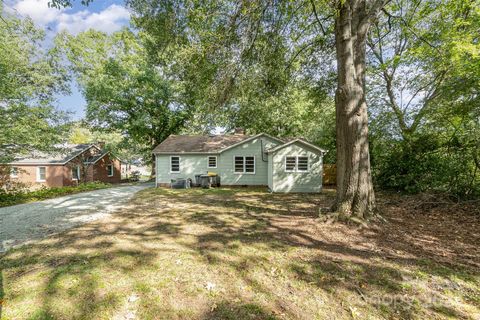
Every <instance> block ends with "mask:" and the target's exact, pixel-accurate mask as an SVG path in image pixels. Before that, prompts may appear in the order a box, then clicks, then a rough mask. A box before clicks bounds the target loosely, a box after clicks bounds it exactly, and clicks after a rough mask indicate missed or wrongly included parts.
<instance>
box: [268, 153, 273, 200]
mask: <svg viewBox="0 0 480 320" xmlns="http://www.w3.org/2000/svg"><path fill="white" fill-rule="evenodd" d="M272 162H273V154H271V153H269V154H268V188H269V189H270V190H272V191H273V166H272V165H270V164H271V163H272Z"/></svg>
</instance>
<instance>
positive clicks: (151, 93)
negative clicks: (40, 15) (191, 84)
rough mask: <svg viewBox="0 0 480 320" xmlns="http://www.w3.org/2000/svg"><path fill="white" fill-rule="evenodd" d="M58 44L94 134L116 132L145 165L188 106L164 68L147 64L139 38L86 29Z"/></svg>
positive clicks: (178, 126) (182, 119)
mask: <svg viewBox="0 0 480 320" xmlns="http://www.w3.org/2000/svg"><path fill="white" fill-rule="evenodd" d="M57 44H58V46H59V47H61V48H62V49H63V50H64V52H65V53H66V56H67V57H68V59H69V61H70V63H71V66H72V70H73V71H74V73H75V75H76V77H77V80H78V83H79V84H80V86H81V89H82V92H83V94H84V96H85V98H86V100H87V110H86V112H87V116H86V120H87V121H88V122H89V123H90V124H91V125H92V127H93V128H94V129H96V130H104V131H106V132H110V133H112V132H114V133H120V134H121V135H122V136H123V137H124V138H125V141H127V142H128V143H130V144H133V145H136V146H138V148H139V149H140V150H141V151H142V152H143V153H144V154H145V159H147V160H148V159H150V158H151V150H152V148H153V147H155V146H156V145H157V144H158V143H160V142H161V141H163V140H164V139H165V138H166V137H168V136H169V135H170V134H173V133H177V132H179V131H180V130H181V129H182V128H183V127H184V125H185V122H186V121H187V119H188V118H189V117H190V115H191V112H190V111H191V107H190V105H189V104H188V102H186V101H185V100H184V99H183V95H182V92H181V90H178V87H177V81H175V79H173V78H171V77H169V74H167V72H168V69H167V68H160V67H158V66H155V65H153V64H151V63H150V62H149V60H148V57H147V55H146V52H145V48H144V45H143V42H142V39H141V38H140V37H139V36H138V35H136V34H134V33H132V32H130V31H128V30H122V31H120V32H117V33H115V34H113V35H111V36H108V35H106V34H104V33H101V32H97V31H93V30H90V31H87V32H84V33H81V34H79V35H78V36H76V37H73V36H70V35H67V34H62V35H60V36H59V37H58V38H57Z"/></svg>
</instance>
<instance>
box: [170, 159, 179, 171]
mask: <svg viewBox="0 0 480 320" xmlns="http://www.w3.org/2000/svg"><path fill="white" fill-rule="evenodd" d="M179 172H180V157H178V156H171V157H170V173H179Z"/></svg>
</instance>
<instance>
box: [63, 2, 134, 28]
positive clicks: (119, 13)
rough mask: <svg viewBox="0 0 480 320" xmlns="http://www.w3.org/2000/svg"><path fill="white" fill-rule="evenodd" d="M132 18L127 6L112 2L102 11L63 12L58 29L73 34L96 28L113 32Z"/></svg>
mask: <svg viewBox="0 0 480 320" xmlns="http://www.w3.org/2000/svg"><path fill="white" fill-rule="evenodd" d="M129 19H130V12H128V10H127V9H126V8H125V7H122V6H119V5H116V4H112V5H111V6H109V7H108V8H106V9H105V10H103V11H100V12H98V13H97V12H93V13H92V12H89V11H87V10H84V11H79V12H76V13H74V14H68V13H61V14H60V16H59V17H58V19H57V22H58V24H57V29H58V31H61V30H67V31H68V32H70V33H72V34H77V33H79V32H82V31H85V30H88V29H95V30H98V31H103V32H107V33H111V32H114V31H117V30H119V29H120V28H121V27H122V26H123V25H125V23H126V22H127V21H128V20H129Z"/></svg>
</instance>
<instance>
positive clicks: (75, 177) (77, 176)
mask: <svg viewBox="0 0 480 320" xmlns="http://www.w3.org/2000/svg"><path fill="white" fill-rule="evenodd" d="M79 179H80V167H79V166H76V167H73V168H72V180H79Z"/></svg>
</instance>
